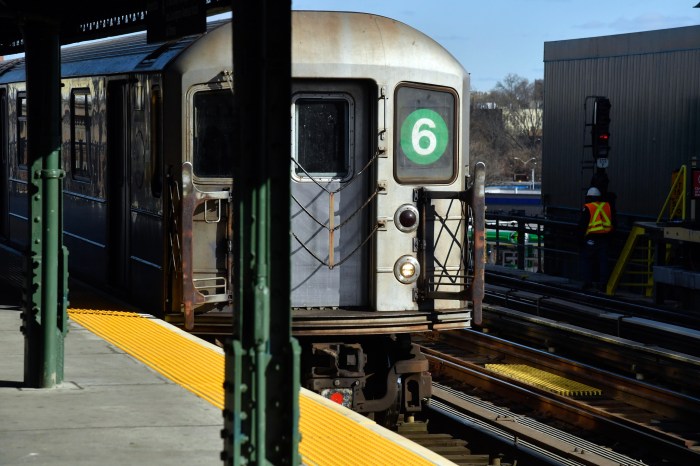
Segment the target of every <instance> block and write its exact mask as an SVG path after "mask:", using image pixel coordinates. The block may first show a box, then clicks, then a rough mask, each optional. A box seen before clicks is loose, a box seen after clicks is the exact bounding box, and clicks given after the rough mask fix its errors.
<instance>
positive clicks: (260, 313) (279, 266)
mask: <svg viewBox="0 0 700 466" xmlns="http://www.w3.org/2000/svg"><path fill="white" fill-rule="evenodd" d="M233 29H234V30H233V50H234V60H233V62H234V66H233V69H234V95H235V96H236V97H235V99H236V111H237V112H238V116H239V118H238V120H239V121H240V125H239V126H238V127H237V128H235V130H236V131H237V132H238V133H237V135H238V137H239V138H240V146H239V149H238V151H237V152H236V153H235V154H234V161H233V163H234V184H233V194H234V208H235V210H236V214H237V215H236V219H237V221H236V224H237V226H238V227H237V230H236V233H235V254H236V267H235V270H236V272H237V286H235V287H234V291H235V303H236V309H237V312H236V314H235V316H234V335H233V339H232V342H231V343H230V344H229V345H227V346H226V348H225V349H226V377H225V382H224V388H225V409H224V413H223V414H224V429H223V431H222V435H223V438H224V451H223V453H222V459H223V460H224V463H225V464H229V465H243V464H247V465H249V464H255V465H264V464H289V465H296V464H299V463H300V458H299V451H298V445H299V429H298V420H299V398H298V397H299V353H300V350H299V346H298V344H297V342H296V340H295V339H294V338H292V335H291V309H290V299H289V294H290V286H289V282H290V273H289V255H290V241H289V225H290V220H289V200H290V195H289V194H290V192H289V189H290V188H289V138H290V131H289V105H290V102H291V2H290V1H289V0H283V1H273V0H263V1H260V2H245V1H234V2H233Z"/></svg>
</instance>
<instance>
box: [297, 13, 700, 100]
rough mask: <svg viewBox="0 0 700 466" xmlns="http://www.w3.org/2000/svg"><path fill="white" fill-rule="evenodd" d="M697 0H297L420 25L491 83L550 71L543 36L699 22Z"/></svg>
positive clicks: (480, 83)
mask: <svg viewBox="0 0 700 466" xmlns="http://www.w3.org/2000/svg"><path fill="white" fill-rule="evenodd" d="M697 3H698V0H607V1H605V0H587V1H584V0H488V1H483V0H292V8H293V9H295V10H343V11H362V12H367V13H376V14H380V15H383V16H388V17H390V18H393V19H396V20H399V21H401V22H404V23H406V24H408V25H410V26H413V27H415V28H416V29H419V30H420V31H422V32H424V33H425V34H427V35H429V36H431V37H432V38H433V39H435V40H437V41H438V42H439V43H440V44H442V45H443V46H444V47H445V48H447V49H448V50H449V51H450V52H451V53H452V54H453V55H454V56H455V57H456V58H457V59H458V60H459V61H460V62H461V63H462V65H463V66H464V68H465V69H466V70H467V71H469V72H470V73H471V83H472V89H474V90H478V91H489V90H491V89H492V88H493V87H494V86H495V85H496V83H497V82H498V81H501V80H502V79H503V78H504V77H505V76H506V75H507V74H509V73H514V74H517V75H519V76H522V77H524V78H527V79H529V80H530V81H532V80H534V79H540V78H542V77H543V75H544V64H543V62H542V59H543V51H544V43H545V42H549V41H556V40H565V39H578V38H582V37H593V36H607V35H612V34H624V33H628V32H639V31H651V30H656V29H668V28H674V27H682V26H694V25H696V24H700V8H693V7H694V6H695V5H696V4H697Z"/></svg>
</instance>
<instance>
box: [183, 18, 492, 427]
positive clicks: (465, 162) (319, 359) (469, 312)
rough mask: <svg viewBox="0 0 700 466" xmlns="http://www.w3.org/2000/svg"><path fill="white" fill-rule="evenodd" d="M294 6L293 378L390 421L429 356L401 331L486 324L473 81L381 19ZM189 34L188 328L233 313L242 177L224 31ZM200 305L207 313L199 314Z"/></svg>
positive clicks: (418, 385) (425, 379)
mask: <svg viewBox="0 0 700 466" xmlns="http://www.w3.org/2000/svg"><path fill="white" fill-rule="evenodd" d="M292 16H293V18H292V20H293V25H292V31H293V32H292V42H293V45H292V47H293V48H292V60H293V64H292V75H293V76H292V95H291V102H290V136H291V138H290V149H291V151H290V154H289V155H288V156H287V157H288V158H286V159H285V158H280V163H286V164H288V165H289V172H290V186H291V199H290V216H291V232H289V233H290V238H289V241H290V250H291V251H290V252H291V256H290V262H291V263H290V267H291V283H290V286H291V296H290V298H291V304H292V307H293V321H292V331H293V334H294V335H295V336H296V337H297V338H298V339H299V340H300V342H301V344H302V347H303V360H302V383H303V384H304V385H305V386H306V387H307V388H310V389H312V390H314V391H316V392H318V393H321V394H322V395H324V396H326V397H328V398H331V399H333V400H335V401H338V402H340V403H342V404H344V405H346V406H348V407H351V408H353V409H354V410H356V411H358V412H363V413H368V414H372V415H376V416H377V417H384V418H385V419H387V420H388V421H387V422H388V423H390V422H391V419H392V415H393V413H398V412H411V411H417V410H420V409H421V400H423V399H424V398H425V397H427V396H429V394H430V376H429V374H428V372H427V369H428V365H427V361H426V360H425V359H424V358H423V356H422V355H421V354H420V352H419V351H418V350H417V348H416V347H415V345H413V344H412V343H411V335H412V334H415V333H420V332H429V331H439V330H450V329H463V328H468V327H470V326H471V324H472V321H473V320H475V321H476V322H478V321H479V320H480V310H481V299H482V295H483V263H484V246H485V242H484V167H483V165H482V164H477V165H476V166H475V167H473V168H472V169H470V166H469V158H468V155H467V154H468V146H469V139H468V136H469V77H468V74H467V73H466V71H465V70H464V69H463V68H462V66H461V65H460V64H459V63H458V62H457V61H456V60H455V59H454V57H452V56H451V55H450V54H449V53H448V52H446V51H445V50H444V48H442V47H441V46H440V45H439V44H437V43H436V42H434V41H433V40H432V39H430V38H428V37H426V36H425V35H423V34H422V33H420V32H418V31H416V30H414V29H412V28H410V27H408V26H406V25H404V24H402V23H399V22H396V21H393V20H391V19H388V18H384V17H379V16H374V15H368V14H360V13H334V12H294V13H293V15H292ZM207 40H209V41H211V42H212V43H213V42H214V41H216V43H217V47H218V48H220V50H219V51H218V52H217V54H216V56H217V57H218V58H217V59H220V61H221V62H220V63H218V64H217V62H216V61H215V60H213V59H212V57H213V56H214V54H213V53H212V52H211V51H208V52H205V50H208V49H207V48H206V46H205V44H206V43H205V41H207ZM198 42H200V43H199V44H195V45H194V46H192V47H190V50H188V51H186V52H185V53H184V54H183V57H181V59H180V64H179V65H178V66H179V67H180V68H178V70H179V71H178V72H179V73H180V74H181V75H182V77H181V83H182V91H181V94H182V98H181V102H182V104H183V106H184V110H183V112H182V118H183V120H182V121H183V122H184V128H183V133H182V134H183V140H182V145H183V147H184V149H185V150H184V153H185V157H184V160H183V162H184V164H183V170H182V180H181V192H182V200H181V201H180V200H178V199H175V202H174V205H175V206H177V205H179V206H180V207H179V210H180V212H181V216H182V218H181V221H180V227H179V228H180V230H181V231H182V234H181V238H180V239H181V244H182V253H183V254H182V256H183V260H182V264H183V266H182V273H181V278H182V281H181V283H182V286H181V288H182V291H183V292H184V294H183V296H184V298H182V300H181V304H182V306H183V307H184V308H185V310H186V311H187V312H188V316H189V318H188V319H189V324H190V325H192V324H193V320H195V319H203V318H206V316H210V315H212V314H217V313H226V312H233V313H235V312H236V310H235V309H232V308H231V304H230V299H229V298H230V290H231V289H232V288H233V287H232V286H231V280H232V279H233V277H235V270H232V268H231V264H232V261H231V249H230V247H229V245H230V240H231V237H232V234H233V230H234V229H235V225H232V221H231V220H230V219H232V218H235V216H234V215H232V213H231V210H230V209H231V204H232V203H231V199H230V183H235V178H236V174H235V173H234V174H232V173H230V171H226V170H227V167H229V166H230V164H227V163H225V156H223V155H221V154H223V153H225V152H226V151H229V148H232V150H233V151H234V152H235V147H236V143H235V140H234V139H233V138H234V137H235V136H234V135H235V132H231V131H229V132H226V131H225V130H226V127H229V126H231V125H235V121H236V120H235V119H236V118H237V117H236V116H235V112H234V110H233V99H232V98H231V95H232V94H230V93H231V82H230V78H231V73H230V70H229V68H227V66H230V61H227V60H230V51H231V43H230V28H229V27H222V28H221V29H220V30H218V31H214V32H210V34H208V36H204V37H203V38H202V39H200V40H199V41H198ZM217 66H218V68H217ZM238 117H240V116H238ZM209 129H211V130H216V131H212V134H216V136H210V135H208V134H209V133H208V131H207V130H209ZM221 133H224V134H221ZM215 137H216V140H217V141H224V142H217V143H216V144H214V143H213V141H214V140H215ZM223 147H225V148H226V151H224V152H222V151H221V150H220V149H221V148H223ZM210 149H211V150H210ZM228 153H230V152H228ZM215 154H219V155H215ZM277 234H279V240H280V241H283V240H284V241H286V240H287V236H286V232H285V233H283V232H277ZM175 294H176V293H174V295H175ZM174 302H177V300H174ZM198 311H199V312H202V311H206V313H204V314H203V315H202V316H201V317H199V316H197V317H194V316H195V314H196V313H197V312H198Z"/></svg>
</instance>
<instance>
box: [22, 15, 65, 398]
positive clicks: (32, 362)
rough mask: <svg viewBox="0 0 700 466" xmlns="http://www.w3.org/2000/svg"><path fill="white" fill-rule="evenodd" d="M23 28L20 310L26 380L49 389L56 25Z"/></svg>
mask: <svg viewBox="0 0 700 466" xmlns="http://www.w3.org/2000/svg"><path fill="white" fill-rule="evenodd" d="M22 27H23V34H24V42H25V50H26V70H27V119H28V123H27V125H28V126H27V139H28V140H27V151H28V162H27V165H28V170H27V181H28V186H27V191H28V202H29V228H28V231H29V245H28V248H27V254H28V257H27V260H26V263H27V264H28V267H27V287H26V295H25V308H24V311H23V314H22V319H23V321H24V322H23V327H22V330H23V332H24V336H25V359H24V383H25V385H27V386H30V387H35V388H52V387H55V386H56V385H58V384H60V383H61V382H63V352H64V347H63V341H64V337H65V334H66V330H67V326H66V319H67V317H66V306H67V299H66V296H67V285H66V275H65V273H64V272H65V270H66V262H67V253H66V252H65V250H64V249H63V247H62V230H63V225H62V220H61V217H62V209H61V203H62V184H61V183H62V182H61V180H62V178H63V175H64V172H63V170H61V167H60V161H61V78H60V65H61V56H60V45H59V29H58V25H57V24H56V23H55V22H53V21H51V20H48V19H45V20H44V19H37V18H31V19H28V20H26V21H25V22H24V23H23V24H22ZM59 277H60V278H59Z"/></svg>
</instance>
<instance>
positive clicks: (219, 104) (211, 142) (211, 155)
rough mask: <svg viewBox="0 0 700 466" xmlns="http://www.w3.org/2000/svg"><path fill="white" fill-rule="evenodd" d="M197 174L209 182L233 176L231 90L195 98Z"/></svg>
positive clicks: (194, 164) (193, 160) (203, 94)
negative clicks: (212, 179)
mask: <svg viewBox="0 0 700 466" xmlns="http://www.w3.org/2000/svg"><path fill="white" fill-rule="evenodd" d="M193 102H194V128H193V135H194V141H193V142H194V144H193V157H192V166H193V169H194V174H195V175H196V176H198V177H207V178H231V176H233V159H232V157H233V153H234V149H235V147H234V140H235V138H234V131H235V127H236V123H235V118H234V109H233V93H232V92H231V90H230V89H217V90H207V91H200V92H197V93H196V94H195V95H194V99H193Z"/></svg>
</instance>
